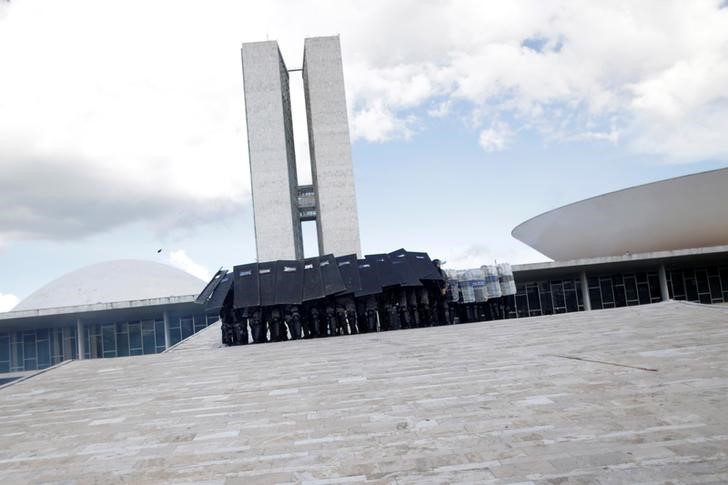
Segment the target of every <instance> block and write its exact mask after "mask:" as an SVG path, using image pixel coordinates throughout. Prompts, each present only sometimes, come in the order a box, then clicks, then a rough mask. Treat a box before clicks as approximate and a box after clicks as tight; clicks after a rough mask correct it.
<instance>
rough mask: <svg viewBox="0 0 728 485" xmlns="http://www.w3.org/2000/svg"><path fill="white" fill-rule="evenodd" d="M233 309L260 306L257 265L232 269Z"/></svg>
mask: <svg viewBox="0 0 728 485" xmlns="http://www.w3.org/2000/svg"><path fill="white" fill-rule="evenodd" d="M232 276H233V287H234V288H235V289H234V290H233V291H234V293H235V297H234V298H233V308H236V309H237V308H251V307H256V306H259V305H260V289H259V288H258V263H250V264H241V265H240V266H235V267H234V268H233V275H232Z"/></svg>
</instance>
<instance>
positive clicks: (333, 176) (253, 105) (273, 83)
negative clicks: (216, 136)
mask: <svg viewBox="0 0 728 485" xmlns="http://www.w3.org/2000/svg"><path fill="white" fill-rule="evenodd" d="M242 60H243V85H244V90H245V114H246V119H247V125H248V154H249V158H250V178H251V185H252V192H253V212H254V219H255V245H256V250H257V254H258V261H272V260H278V259H303V238H302V231H301V223H302V222H303V221H316V227H317V233H318V249H319V254H321V255H323V254H329V253H333V254H334V255H337V256H338V255H344V254H351V253H356V254H357V255H359V257H361V244H360V242H359V220H358V216H357V210H356V197H355V193H354V171H353V167H352V163H351V141H350V139H349V123H348V119H347V111H346V97H345V93H344V71H343V66H342V62H341V45H340V43H339V37H338V36H335V37H314V38H310V39H306V40H305V43H304V49H303V69H302V71H303V89H304V97H305V100H306V120H307V122H308V146H309V150H310V155H311V172H312V176H313V185H298V178H297V176H296V153H295V150H294V143H293V122H292V120H291V99H290V91H289V84H288V73H289V71H288V69H286V64H285V62H284V61H283V57H282V56H281V53H280V50H279V49H278V43H277V42H275V41H266V42H252V43H246V44H243V47H242Z"/></svg>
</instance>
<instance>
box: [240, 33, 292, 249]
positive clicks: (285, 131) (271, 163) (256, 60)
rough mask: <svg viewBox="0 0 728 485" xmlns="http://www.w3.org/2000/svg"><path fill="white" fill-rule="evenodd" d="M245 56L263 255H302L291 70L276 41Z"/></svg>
mask: <svg viewBox="0 0 728 485" xmlns="http://www.w3.org/2000/svg"><path fill="white" fill-rule="evenodd" d="M241 55H242V60H243V84H244V86H245V117H246V120H247V127H248V156H249V159H250V180H251V185H252V192H253V213H254V220H255V245H256V251H257V254H258V260H260V261H269V260H274V259H302V258H303V241H302V238H301V223H300V221H299V218H298V203H297V198H298V181H297V178H296V154H295V150H294V143H293V123H292V121H291V99H290V91H289V88H288V70H287V69H286V64H285V62H283V57H282V56H281V53H280V50H279V49H278V43H276V42H275V41H266V42H253V43H249V44H243V47H242V50H241Z"/></svg>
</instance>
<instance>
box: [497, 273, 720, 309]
mask: <svg viewBox="0 0 728 485" xmlns="http://www.w3.org/2000/svg"><path fill="white" fill-rule="evenodd" d="M666 276H667V286H668V291H669V294H670V298H672V299H674V300H687V301H692V302H697V303H706V304H710V303H728V262H727V263H723V264H715V265H709V266H694V267H669V266H668V267H667V269H666ZM587 284H588V289H589V300H590V302H591V307H592V310H601V309H603V308H617V307H624V306H632V305H646V304H648V303H657V302H659V301H662V295H661V293H660V279H659V276H658V273H657V268H655V270H654V271H642V272H625V273H619V274H596V275H591V274H590V275H588V278H587ZM516 289H517V293H516V295H515V302H513V303H510V304H509V303H508V302H506V305H505V307H506V315H507V317H508V318H514V317H529V316H531V317H533V316H538V315H552V314H554V313H568V312H574V311H581V310H583V309H584V304H583V301H582V295H581V282H580V279H579V277H578V275H574V277H573V278H566V279H560V280H543V281H529V282H518V283H517V285H516Z"/></svg>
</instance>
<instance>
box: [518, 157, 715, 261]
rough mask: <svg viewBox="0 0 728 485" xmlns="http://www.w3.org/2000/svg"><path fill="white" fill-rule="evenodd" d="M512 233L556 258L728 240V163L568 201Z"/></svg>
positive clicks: (705, 244) (572, 257)
mask: <svg viewBox="0 0 728 485" xmlns="http://www.w3.org/2000/svg"><path fill="white" fill-rule="evenodd" d="M511 234H512V235H513V237H515V238H516V239H518V240H519V241H522V242H524V243H526V244H528V245H529V246H531V247H532V248H534V249H536V250H537V251H539V252H541V253H543V254H544V255H546V256H548V257H549V258H552V259H555V260H567V259H578V258H594V257H599V256H620V255H624V254H630V253H631V254H634V253H648V252H652V251H668V250H676V249H687V248H700V247H707V246H720V245H724V244H728V168H722V169H719V170H712V171H709V172H701V173H697V174H692V175H686V176H683V177H676V178H672V179H667V180H661V181H659V182H653V183H649V184H645V185H638V186H636V187H630V188H627V189H623V190H618V191H616V192H609V193H607V194H604V195H600V196H597V197H592V198H590V199H585V200H582V201H579V202H575V203H573V204H569V205H565V206H563V207H559V208H558V209H553V210H550V211H548V212H545V213H543V214H541V215H538V216H536V217H534V218H532V219H529V220H527V221H526V222H523V223H522V224H520V225H518V226H517V227H516V228H515V229H513V232H512V233H511Z"/></svg>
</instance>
